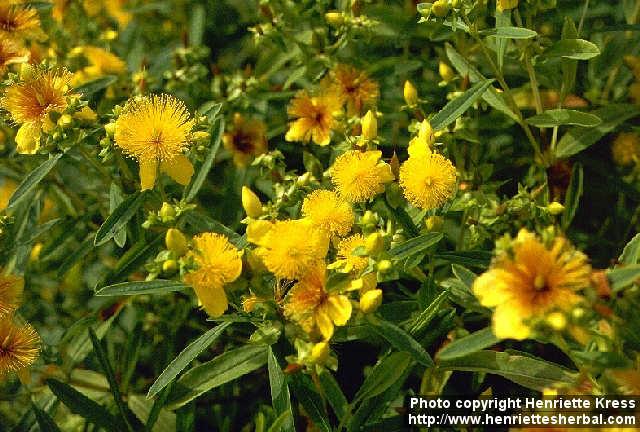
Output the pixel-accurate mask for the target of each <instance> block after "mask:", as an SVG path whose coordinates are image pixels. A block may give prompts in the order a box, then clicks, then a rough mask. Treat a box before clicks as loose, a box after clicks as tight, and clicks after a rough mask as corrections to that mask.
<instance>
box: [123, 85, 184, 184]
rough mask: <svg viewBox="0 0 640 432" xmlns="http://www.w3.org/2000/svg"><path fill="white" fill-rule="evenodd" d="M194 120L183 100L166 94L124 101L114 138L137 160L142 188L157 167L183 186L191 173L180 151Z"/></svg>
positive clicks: (155, 172) (152, 180) (154, 175)
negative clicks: (125, 102) (125, 103)
mask: <svg viewBox="0 0 640 432" xmlns="http://www.w3.org/2000/svg"><path fill="white" fill-rule="evenodd" d="M193 125H194V121H193V120H192V119H191V116H190V115H189V111H188V110H187V107H185V105H184V103H182V102H181V101H179V100H178V99H175V98H174V97H172V96H169V95H164V94H163V95H153V96H147V97H143V98H139V99H133V100H131V101H130V102H128V103H127V105H126V106H125V108H124V111H123V113H122V114H121V115H120V117H118V120H117V121H116V132H115V135H114V137H115V142H116V145H117V146H118V147H120V148H121V149H122V151H123V152H124V153H125V154H127V155H129V156H131V157H133V158H135V159H136V160H137V161H138V163H139V164H140V183H141V186H142V190H146V189H151V188H153V185H154V184H155V181H156V176H157V172H158V169H159V170H160V171H162V172H165V173H167V174H168V175H169V176H170V177H171V178H173V179H174V180H175V181H176V182H178V183H179V184H181V185H183V186H186V185H187V184H188V183H189V180H191V176H192V175H193V165H192V164H191V161H189V159H188V158H187V157H186V156H185V155H184V154H183V153H182V152H183V151H184V150H185V149H186V148H187V147H188V137H189V133H190V132H191V128H193Z"/></svg>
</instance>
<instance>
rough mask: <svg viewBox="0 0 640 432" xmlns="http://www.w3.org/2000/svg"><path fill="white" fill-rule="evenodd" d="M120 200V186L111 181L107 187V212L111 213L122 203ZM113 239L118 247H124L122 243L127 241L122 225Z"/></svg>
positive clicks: (121, 198)
mask: <svg viewBox="0 0 640 432" xmlns="http://www.w3.org/2000/svg"><path fill="white" fill-rule="evenodd" d="M122 201H124V194H123V193H122V191H121V190H120V187H118V185H117V184H115V183H111V187H110V188H109V213H113V211H114V210H115V209H116V208H118V206H119V205H120V204H122ZM113 240H114V241H115V242H116V244H117V245H118V246H119V247H124V244H125V243H126V242H127V230H126V229H124V227H122V229H121V230H120V231H118V232H117V233H116V234H115V236H114V238H113Z"/></svg>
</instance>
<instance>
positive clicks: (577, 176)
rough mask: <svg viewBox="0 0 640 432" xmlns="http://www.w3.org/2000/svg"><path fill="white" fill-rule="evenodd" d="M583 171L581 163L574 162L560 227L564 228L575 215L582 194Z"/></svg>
mask: <svg viewBox="0 0 640 432" xmlns="http://www.w3.org/2000/svg"><path fill="white" fill-rule="evenodd" d="M583 177H584V171H583V169H582V164H580V163H576V164H575V165H574V166H573V169H572V171H571V182H570V183H569V187H568V188H567V193H566V195H565V199H564V212H563V213H562V229H564V230H566V229H567V228H568V227H569V225H571V221H572V220H573V218H574V216H575V215H576V211H577V210H578V204H580V197H581V196H582V184H583Z"/></svg>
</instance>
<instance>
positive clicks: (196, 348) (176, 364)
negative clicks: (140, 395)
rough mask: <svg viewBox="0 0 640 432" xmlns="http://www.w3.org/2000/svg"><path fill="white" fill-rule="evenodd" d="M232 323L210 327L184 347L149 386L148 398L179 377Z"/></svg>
mask: <svg viewBox="0 0 640 432" xmlns="http://www.w3.org/2000/svg"><path fill="white" fill-rule="evenodd" d="M230 325H231V323H230V322H226V323H222V324H220V325H218V326H217V327H214V328H212V329H210V330H209V331H207V332H206V333H205V334H203V335H202V336H200V337H199V338H198V339H196V340H194V341H193V342H191V343H190V344H189V345H188V346H187V347H186V348H185V349H183V350H182V351H181V352H180V354H178V355H177V356H176V357H175V358H174V359H173V360H172V361H171V363H169V366H167V367H166V368H165V370H163V371H162V373H161V374H160V376H159V377H158V378H157V379H156V381H155V382H154V383H153V385H152V386H151V388H149V392H148V393H147V398H152V397H154V396H155V395H157V394H158V393H159V392H160V391H161V390H162V389H163V388H165V387H166V386H167V385H168V384H169V383H171V382H172V381H173V380H174V378H175V377H177V376H178V374H179V373H180V372H182V370H183V369H184V368H185V367H187V365H188V364H189V363H191V362H192V361H193V360H194V359H195V358H196V357H197V356H198V355H200V353H201V352H202V351H204V350H205V349H207V348H208V347H209V346H211V344H212V343H213V342H215V340H216V339H218V337H220V335H221V334H222V332H223V331H224V330H225V329H226V328H227V327H229V326H230Z"/></svg>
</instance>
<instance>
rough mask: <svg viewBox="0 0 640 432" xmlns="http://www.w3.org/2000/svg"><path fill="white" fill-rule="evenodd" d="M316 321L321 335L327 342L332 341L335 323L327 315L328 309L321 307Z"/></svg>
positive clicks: (317, 312)
mask: <svg viewBox="0 0 640 432" xmlns="http://www.w3.org/2000/svg"><path fill="white" fill-rule="evenodd" d="M315 319H316V324H317V325H318V329H319V330H320V333H322V337H324V339H325V340H329V339H331V336H333V322H332V321H331V318H330V317H329V314H328V313H327V310H326V307H323V306H320V307H319V308H318V309H317V310H316V312H315Z"/></svg>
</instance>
